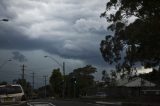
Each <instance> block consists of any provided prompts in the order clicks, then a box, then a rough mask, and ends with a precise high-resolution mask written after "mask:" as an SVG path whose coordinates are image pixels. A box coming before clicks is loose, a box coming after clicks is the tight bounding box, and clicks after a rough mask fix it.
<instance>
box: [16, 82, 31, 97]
mask: <svg viewBox="0 0 160 106" xmlns="http://www.w3.org/2000/svg"><path fill="white" fill-rule="evenodd" d="M15 81H16V83H17V84H20V85H21V86H22V88H23V90H24V92H25V94H26V95H27V97H31V96H32V86H31V84H30V83H29V82H27V81H26V80H25V79H18V80H15Z"/></svg>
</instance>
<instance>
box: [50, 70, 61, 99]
mask: <svg viewBox="0 0 160 106" xmlns="http://www.w3.org/2000/svg"><path fill="white" fill-rule="evenodd" d="M49 82H50V85H51V89H52V92H53V95H54V96H58V97H61V96H62V89H63V76H62V74H61V72H60V69H54V70H53V72H52V75H51V77H50V80H49Z"/></svg>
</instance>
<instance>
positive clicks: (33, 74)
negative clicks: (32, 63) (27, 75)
mask: <svg viewBox="0 0 160 106" xmlns="http://www.w3.org/2000/svg"><path fill="white" fill-rule="evenodd" d="M34 76H35V73H34V72H33V73H32V87H33V89H34Z"/></svg>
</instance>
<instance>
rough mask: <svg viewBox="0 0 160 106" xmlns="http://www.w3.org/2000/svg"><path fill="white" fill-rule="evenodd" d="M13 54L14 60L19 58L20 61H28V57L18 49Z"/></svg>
mask: <svg viewBox="0 0 160 106" xmlns="http://www.w3.org/2000/svg"><path fill="white" fill-rule="evenodd" d="M12 54H13V59H14V60H17V61H19V62H26V61H27V58H26V57H25V56H24V55H23V54H21V53H20V52H18V51H15V52H12Z"/></svg>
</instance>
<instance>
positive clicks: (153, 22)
mask: <svg viewBox="0 0 160 106" xmlns="http://www.w3.org/2000/svg"><path fill="white" fill-rule="evenodd" d="M113 8H114V9H117V12H116V13H113V12H110V11H111V9H113ZM159 11H160V1H159V0H110V1H109V2H108V3H107V5H106V11H105V12H104V13H102V14H101V17H105V18H106V19H107V21H108V22H110V23H111V25H110V26H109V27H108V29H109V30H112V31H114V35H108V36H106V39H105V40H102V42H101V44H100V51H101V53H102V56H103V58H104V60H105V61H106V62H108V63H110V64H115V65H116V70H117V71H118V72H121V73H122V75H125V74H129V75H130V74H131V73H132V72H133V71H134V70H135V69H134V65H135V63H137V62H140V63H141V65H142V66H144V67H145V68H148V67H149V68H151V67H155V66H160V30H159V28H160V12H159ZM107 12H109V13H107ZM133 16H135V17H137V19H136V20H135V21H134V22H133V23H130V24H129V23H128V21H129V18H130V17H133ZM126 71H127V72H126Z"/></svg>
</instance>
